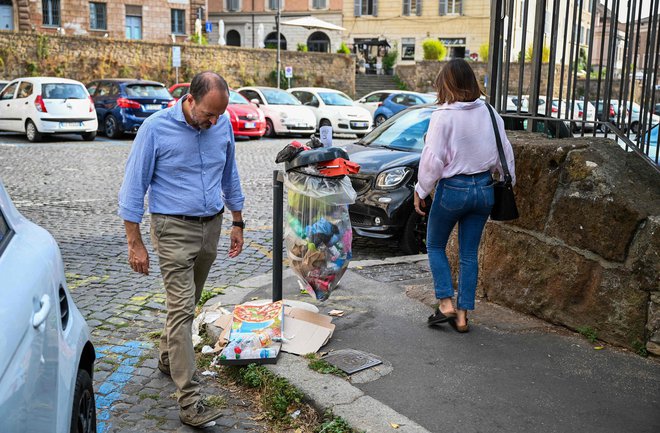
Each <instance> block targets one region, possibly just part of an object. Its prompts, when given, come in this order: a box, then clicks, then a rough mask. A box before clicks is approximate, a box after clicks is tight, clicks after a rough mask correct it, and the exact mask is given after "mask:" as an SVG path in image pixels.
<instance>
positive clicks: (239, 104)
mask: <svg viewBox="0 0 660 433" xmlns="http://www.w3.org/2000/svg"><path fill="white" fill-rule="evenodd" d="M189 87H190V83H179V84H175V85H173V86H172V87H170V89H169V90H170V93H171V94H172V96H173V97H174V99H176V100H178V99H179V98H180V97H182V96H183V95H185V94H186V93H188V88H189ZM227 113H228V114H229V118H230V119H231V127H232V129H233V130H234V136H236V137H249V138H254V139H257V140H258V139H260V138H261V137H263V135H264V134H265V133H266V118H265V116H264V113H263V112H262V111H261V110H260V109H259V107H256V106H255V105H254V104H252V103H251V102H249V101H248V100H247V99H245V97H243V95H241V94H240V93H238V92H235V91H233V90H230V91H229V105H228V106H227Z"/></svg>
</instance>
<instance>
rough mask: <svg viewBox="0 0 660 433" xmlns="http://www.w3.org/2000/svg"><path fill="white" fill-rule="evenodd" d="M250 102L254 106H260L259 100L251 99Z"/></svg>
mask: <svg viewBox="0 0 660 433" xmlns="http://www.w3.org/2000/svg"><path fill="white" fill-rule="evenodd" d="M250 102H252V103H253V104H254V105H256V106H257V107H258V106H259V100H258V99H257V98H254V99H250Z"/></svg>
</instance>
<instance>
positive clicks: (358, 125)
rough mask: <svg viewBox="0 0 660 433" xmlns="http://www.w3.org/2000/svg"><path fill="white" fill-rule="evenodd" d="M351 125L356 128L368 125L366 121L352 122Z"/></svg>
mask: <svg viewBox="0 0 660 433" xmlns="http://www.w3.org/2000/svg"><path fill="white" fill-rule="evenodd" d="M353 125H354V126H355V127H356V128H366V127H367V126H369V124H368V123H367V122H353Z"/></svg>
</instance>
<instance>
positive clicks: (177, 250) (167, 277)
mask: <svg viewBox="0 0 660 433" xmlns="http://www.w3.org/2000/svg"><path fill="white" fill-rule="evenodd" d="M221 227H222V215H219V216H217V217H216V218H214V219H212V220H211V221H208V222H203V223H201V222H192V221H182V220H179V219H176V218H173V217H168V216H166V215H159V214H153V215H151V242H152V244H153V246H154V249H155V250H156V253H157V254H158V259H159V263H160V272H161V274H162V277H163V282H164V284H165V292H166V295H167V298H166V299H167V319H166V321H165V328H164V329H163V333H162V335H161V339H160V362H161V363H162V364H163V365H164V366H169V368H170V373H171V375H172V381H173V382H174V384H175V385H176V387H177V389H178V391H179V406H181V407H182V408H186V407H188V406H190V405H192V404H195V403H196V402H197V400H199V399H200V398H201V396H200V386H199V383H197V382H196V381H194V380H193V374H194V373H195V368H196V363H195V351H194V348H193V344H192V322H193V318H194V316H195V306H196V305H197V302H199V299H200V297H201V295H202V289H203V288H204V283H205V282H206V277H207V276H208V274H209V270H210V269H211V265H212V264H213V261H214V260H215V257H216V255H217V251H218V239H219V238H220V229H221Z"/></svg>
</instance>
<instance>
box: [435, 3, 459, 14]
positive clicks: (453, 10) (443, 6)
mask: <svg viewBox="0 0 660 433" xmlns="http://www.w3.org/2000/svg"><path fill="white" fill-rule="evenodd" d="M440 15H463V0H440Z"/></svg>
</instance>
